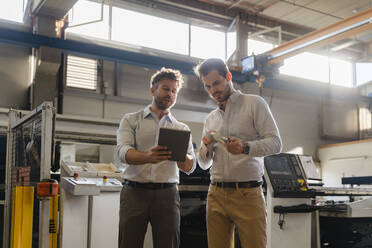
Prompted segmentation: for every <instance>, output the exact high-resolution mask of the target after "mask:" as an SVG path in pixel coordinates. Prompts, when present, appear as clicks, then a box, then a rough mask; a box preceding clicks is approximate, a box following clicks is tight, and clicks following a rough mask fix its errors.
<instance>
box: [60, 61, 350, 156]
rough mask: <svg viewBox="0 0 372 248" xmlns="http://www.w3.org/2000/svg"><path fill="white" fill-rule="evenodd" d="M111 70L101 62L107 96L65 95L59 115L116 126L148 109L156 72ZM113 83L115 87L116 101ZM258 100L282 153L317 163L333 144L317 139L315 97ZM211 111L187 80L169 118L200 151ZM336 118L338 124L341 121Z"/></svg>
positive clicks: (246, 88)
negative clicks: (322, 149) (184, 127)
mask: <svg viewBox="0 0 372 248" xmlns="http://www.w3.org/2000/svg"><path fill="white" fill-rule="evenodd" d="M116 66H117V75H116V76H115V73H114V71H115V70H114V67H115V63H114V62H104V66H103V68H104V74H103V82H104V86H105V87H104V91H105V92H106V94H107V96H104V95H103V94H101V93H100V92H99V93H86V92H84V93H83V92H82V91H80V90H73V89H66V91H65V93H64V100H63V113H64V114H71V115H84V116H89V117H94V118H106V119H110V120H118V121H119V120H120V118H121V117H122V116H123V115H124V114H125V113H128V112H133V111H137V110H139V109H141V108H143V107H145V106H146V105H148V104H150V103H151V99H152V96H151V94H150V90H149V80H150V77H151V75H152V74H153V73H154V72H155V70H152V69H147V68H143V67H137V66H131V65H123V64H118V65H116ZM115 80H116V82H117V85H118V86H117V89H118V90H117V95H116V96H114V92H115V83H114V82H115ZM235 87H236V88H237V89H240V90H241V91H242V92H245V93H249V94H259V91H258V87H257V85H256V84H253V83H245V84H236V85H235ZM263 97H264V98H265V100H266V101H267V102H268V103H269V104H270V107H271V109H272V112H273V115H274V117H275V119H276V120H277V124H278V127H279V130H280V133H281V135H282V139H283V152H294V153H300V154H308V155H312V156H313V157H314V158H316V156H317V154H316V147H317V146H319V145H323V144H328V143H335V142H336V141H332V140H323V139H321V138H320V136H319V133H320V130H319V115H320V97H313V96H305V95H298V94H295V93H292V92H284V91H281V90H272V89H267V88H265V89H264V90H263ZM215 107H216V105H215V103H214V102H213V101H212V100H211V99H210V98H209V96H208V95H207V94H206V93H205V92H204V89H203V87H202V85H201V84H200V82H199V81H198V80H197V78H196V77H195V76H192V75H186V76H185V86H184V88H183V89H182V90H181V92H180V94H179V97H178V99H177V104H176V106H175V107H174V109H173V111H172V112H173V114H174V116H175V117H176V118H177V119H179V120H180V121H183V122H185V123H187V124H188V125H189V126H190V128H191V130H192V135H193V141H194V142H195V143H196V144H197V145H198V146H199V144H200V139H201V133H202V127H203V122H204V119H205V117H206V115H207V114H208V113H209V112H210V111H211V110H212V109H213V108H215ZM336 110H337V109H335V110H334V111H336ZM328 111H330V112H332V111H333V110H332V109H329V110H328ZM336 113H337V112H336ZM337 118H338V119H339V120H338V121H341V122H342V120H341V117H339V116H337ZM342 118H343V117H342ZM345 123H346V120H345ZM345 125H346V124H345ZM330 130H332V132H335V133H336V134H339V135H340V136H342V135H344V134H343V129H339V130H335V129H330ZM337 132H338V133H337Z"/></svg>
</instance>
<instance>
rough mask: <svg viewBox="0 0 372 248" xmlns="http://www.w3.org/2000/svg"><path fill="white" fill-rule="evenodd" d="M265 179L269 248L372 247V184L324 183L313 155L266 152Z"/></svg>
mask: <svg viewBox="0 0 372 248" xmlns="http://www.w3.org/2000/svg"><path fill="white" fill-rule="evenodd" d="M265 181H266V184H267V190H266V201H267V217H268V222H267V223H268V225H267V241H268V244H267V248H284V247H286V248H295V247H303V248H320V247H321V248H326V247H328V248H331V247H333V248H354V247H355V248H357V247H358V248H362V247H363V248H367V247H372V236H371V235H370V233H371V231H372V225H371V224H370V223H372V198H371V196H372V188H360V187H346V186H345V187H342V188H336V187H323V186H322V182H321V178H320V175H319V173H318V172H317V170H316V167H315V165H314V162H313V160H312V158H311V157H310V156H304V155H296V154H286V153H282V154H277V155H272V156H268V157H265ZM331 196H348V197H349V199H350V200H349V201H342V202H337V201H332V200H329V197H331ZM356 197H359V198H360V199H356ZM338 227H341V229H340V228H338ZM335 230H336V231H335ZM340 234H341V235H340ZM340 240H341V241H340Z"/></svg>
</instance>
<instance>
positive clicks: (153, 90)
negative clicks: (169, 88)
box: [150, 85, 156, 95]
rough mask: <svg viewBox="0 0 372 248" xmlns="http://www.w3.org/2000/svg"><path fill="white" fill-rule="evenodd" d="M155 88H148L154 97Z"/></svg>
mask: <svg viewBox="0 0 372 248" xmlns="http://www.w3.org/2000/svg"><path fill="white" fill-rule="evenodd" d="M155 90H156V89H155V86H154V85H153V86H151V88H150V91H151V95H154V92H155Z"/></svg>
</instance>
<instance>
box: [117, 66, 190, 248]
mask: <svg viewBox="0 0 372 248" xmlns="http://www.w3.org/2000/svg"><path fill="white" fill-rule="evenodd" d="M182 83H183V79H182V75H181V73H180V72H179V71H176V70H172V69H166V68H162V69H161V70H160V71H158V72H156V73H155V74H154V75H153V76H152V78H151V81H150V90H151V94H152V96H153V101H152V104H151V105H149V106H147V107H146V108H144V109H142V110H140V111H138V112H135V113H128V114H125V115H124V117H123V119H122V120H121V122H120V127H119V129H118V131H117V153H118V157H119V159H120V161H121V162H122V163H123V164H124V171H123V179H124V187H123V190H122V192H121V196H120V223H119V248H142V247H143V242H144V237H145V234H146V230H147V225H148V223H149V222H150V223H151V226H152V234H153V244H154V248H178V247H179V242H180V198H179V193H178V189H177V186H176V185H177V184H178V183H179V170H181V171H183V172H185V173H187V174H190V173H192V172H193V171H194V169H195V166H196V158H195V155H194V151H193V146H192V138H191V137H190V140H189V146H188V151H187V155H186V158H185V161H184V162H175V161H170V160H169V159H170V157H171V152H170V151H169V150H167V148H166V147H164V146H159V145H157V139H158V137H157V135H158V133H159V128H160V127H168V128H174V129H181V130H189V127H188V126H187V125H186V124H184V123H182V122H179V121H177V120H176V119H175V118H174V117H173V116H172V114H171V113H170V109H171V108H172V107H173V105H174V104H175V102H176V99H177V95H178V93H179V90H180V89H181V87H182Z"/></svg>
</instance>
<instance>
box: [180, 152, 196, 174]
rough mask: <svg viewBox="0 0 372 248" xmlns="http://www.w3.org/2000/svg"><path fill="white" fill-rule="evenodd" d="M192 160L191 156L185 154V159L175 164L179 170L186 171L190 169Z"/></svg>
mask: <svg viewBox="0 0 372 248" xmlns="http://www.w3.org/2000/svg"><path fill="white" fill-rule="evenodd" d="M192 165H193V160H192V156H190V155H188V154H186V160H185V161H184V162H177V166H178V168H179V169H180V170H182V171H185V172H188V171H190V170H191V169H192Z"/></svg>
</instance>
